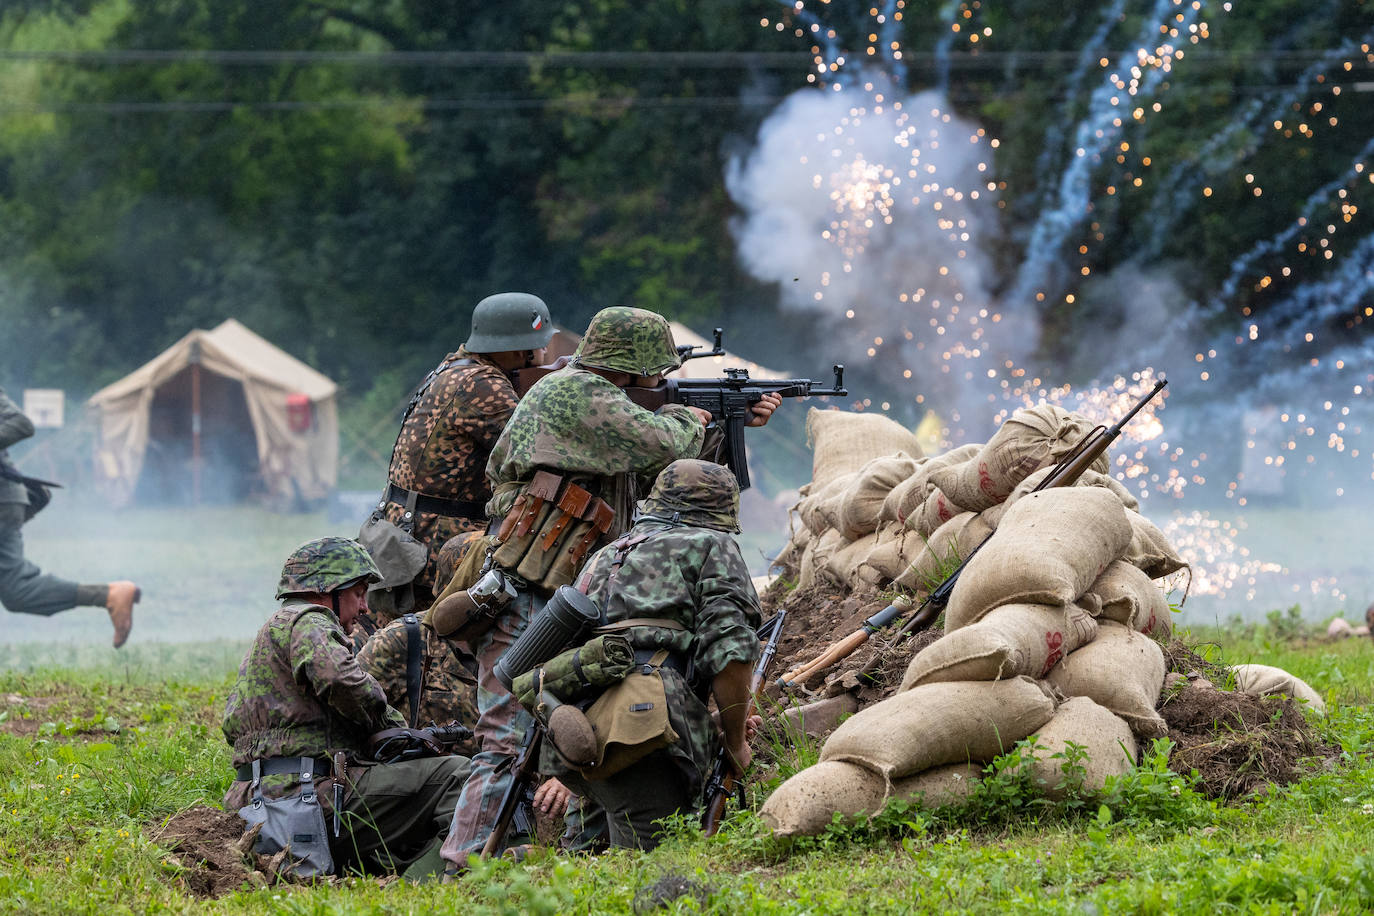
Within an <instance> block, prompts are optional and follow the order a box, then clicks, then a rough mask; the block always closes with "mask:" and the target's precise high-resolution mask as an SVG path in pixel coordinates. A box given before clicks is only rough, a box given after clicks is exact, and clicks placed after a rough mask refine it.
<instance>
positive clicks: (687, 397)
mask: <svg viewBox="0 0 1374 916" xmlns="http://www.w3.org/2000/svg"><path fill="white" fill-rule="evenodd" d="M715 338H716V339H715V344H714V346H713V348H712V349H711V350H708V351H706V352H704V353H697V352H695V351H696V350H697V349H698V348H699V345H698V346H691V345H688V344H684V345H683V346H680V347H678V348H677V351H678V356H679V357H680V358H682V359H699V358H701V357H703V356H719V355H721V354H723V353H724V352H725V351H724V349H723V348H722V347H721V329H720V328H716V333H715ZM555 368H561V367H558V366H536V367H533V368H529V369H517V370H516V371H515V372H513V373H512V374H511V378H512V381H513V382H514V384H515V391H516V394H518V395H521V396H524V394H525V392H526V391H529V390H530V388H531V387H532V386H533V385H534V383H535V382H537V381H538V380H539V379H541V378H543V377H544V376H545V375H548V374H549V373H550V372H553V371H554V370H555ZM831 371H833V372H834V374H835V378H834V385H832V386H831V387H830V388H823V387H821V385H820V384H819V383H818V382H816V381H813V380H812V379H809V378H785V379H775V378H770V379H751V378H750V377H749V370H748V369H726V370H725V377H724V378H710V379H707V378H671V377H670V378H665V379H664V380H663V381H661V382H659V383H658V384H657V385H655V386H653V387H652V388H642V387H639V386H637V385H628V386H626V387H625V388H623V389H621V390H622V391H624V392H625V394H626V395H627V396H629V398H630V400H631V401H634V402H635V403H636V404H638V405H639V406H640V407H643V408H644V409H645V410H658V409H659V408H660V407H663V406H665V405H667V404H684V405H686V406H688V407H699V408H701V409H702V410H705V411H707V412H709V413H710V414H711V420H712V422H714V423H715V424H716V425H717V426H718V427H720V428H721V429H722V430H723V431H724V433H725V438H724V441H723V443H722V445H721V448H722V451H723V452H724V453H725V460H724V461H723V462H721V463H722V464H724V465H725V466H726V467H728V468H729V469H730V470H731V471H733V472H734V474H735V479H736V480H738V481H739V488H740V489H741V490H747V489H748V488H749V465H748V463H747V461H746V452H745V447H744V427H745V426H746V425H747V424H748V422H749V419H750V418H751V417H752V416H753V411H752V410H751V409H750V408H752V407H753V406H754V405H755V404H757V403H758V402H759V400H760V399H761V398H762V397H763V396H764V395H765V394H779V395H782V396H783V397H785V398H808V397H845V396H846V395H848V394H849V391H848V389H846V388H845V387H844V366H842V365H838V364H837V365H835V366H834V367H833V368H832V370H831Z"/></svg>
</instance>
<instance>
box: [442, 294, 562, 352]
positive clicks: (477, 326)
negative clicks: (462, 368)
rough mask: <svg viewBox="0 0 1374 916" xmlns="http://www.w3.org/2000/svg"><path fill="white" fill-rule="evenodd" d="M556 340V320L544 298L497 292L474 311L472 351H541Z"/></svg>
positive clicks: (470, 337) (469, 344) (467, 346)
mask: <svg viewBox="0 0 1374 916" xmlns="http://www.w3.org/2000/svg"><path fill="white" fill-rule="evenodd" d="M552 339H553V321H552V319H550V318H549V307H548V306H547V305H545V304H544V300H543V299H540V298H539V297H538V296H532V295H530V294H529V293H497V294H496V295H494V296H488V297H487V298H485V299H483V300H482V301H481V302H479V303H477V308H475V309H473V310H472V333H471V334H469V335H468V340H467V343H465V344H463V348H464V349H465V350H467V351H468V352H469V353H503V352H506V351H508V350H538V349H539V348H540V347H547V346H548V345H549V341H550V340H552Z"/></svg>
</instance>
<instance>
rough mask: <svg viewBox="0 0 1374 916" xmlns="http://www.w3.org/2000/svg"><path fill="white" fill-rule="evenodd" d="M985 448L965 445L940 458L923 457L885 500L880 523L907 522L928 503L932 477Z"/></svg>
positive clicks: (976, 444)
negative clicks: (936, 471) (934, 473)
mask: <svg viewBox="0 0 1374 916" xmlns="http://www.w3.org/2000/svg"><path fill="white" fill-rule="evenodd" d="M980 448H982V446H981V445H979V444H978V443H976V442H975V443H971V444H969V445H961V446H959V447H958V448H956V449H951V450H950V451H948V452H945V453H944V454H943V455H936V456H934V457H933V458H923V459H920V460H919V461H917V463H916V467H915V469H914V470H913V471H912V473H911V476H910V477H908V478H907V479H906V480H903V481H902V482H901V483H899V484H897V485H896V486H894V487H893V488H892V492H891V493H889V494H888V495H887V498H886V499H884V500H883V506H882V509H881V510H879V512H878V523H879V524H882V523H883V522H893V521H896V522H905V521H906V519H907V516H909V515H911V514H912V513H913V512H914V511H916V509H918V508H920V506H921V503H923V502H925V499H926V490H927V489H928V488H929V486H930V474H931V472H932V471H935V470H938V469H939V468H943V467H947V466H949V465H951V464H958V463H959V462H961V461H966V460H968V459H969V458H970V457H972V456H973V455H976V454H978V450H979V449H980Z"/></svg>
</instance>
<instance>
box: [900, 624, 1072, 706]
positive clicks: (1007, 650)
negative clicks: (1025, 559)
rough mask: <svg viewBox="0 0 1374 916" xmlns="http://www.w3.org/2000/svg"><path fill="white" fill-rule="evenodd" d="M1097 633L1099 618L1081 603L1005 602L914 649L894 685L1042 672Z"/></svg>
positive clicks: (990, 679) (911, 685)
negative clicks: (959, 628) (928, 643)
mask: <svg viewBox="0 0 1374 916" xmlns="http://www.w3.org/2000/svg"><path fill="white" fill-rule="evenodd" d="M1096 635H1097V622H1096V621H1095V620H1093V618H1092V616H1091V615H1089V614H1088V612H1087V611H1085V610H1083V609H1082V608H1081V607H1077V606H1075V605H1072V604H1071V605H1069V606H1068V607H1046V606H1044V605H1039V604H1006V605H1003V606H1002V607H999V608H994V609H993V610H991V611H989V612H988V615H987V616H986V617H984V618H983V619H982V620H980V621H978V622H977V623H975V624H972V625H970V626H967V627H964V628H963V629H961V630H954V631H952V632H949V633H946V634H945V635H944V636H942V637H940V638H939V639H937V640H936V641H935V642H933V643H931V644H930V645H928V646H926V647H925V648H924V649H922V650H921V651H920V652H918V653H917V654H916V656H915V657H914V658H912V660H911V663H910V664H909V665H907V669H906V676H905V677H903V678H902V685H901V687H899V688H898V689H899V690H910V689H911V688H913V687H916V686H918V685H920V684H934V683H939V682H942V681H995V680H999V679H1001V678H1007V677H1016V676H1018V675H1026V676H1028V677H1035V678H1040V677H1044V676H1045V675H1046V674H1047V673H1048V672H1049V670H1050V669H1051V668H1053V667H1054V666H1055V665H1056V664H1058V662H1059V660H1060V659H1061V658H1063V657H1064V656H1065V655H1067V654H1069V653H1070V652H1072V651H1074V650H1075V649H1077V648H1079V647H1080V646H1083V645H1086V644H1087V643H1090V642H1092V640H1093V637H1094V636H1096Z"/></svg>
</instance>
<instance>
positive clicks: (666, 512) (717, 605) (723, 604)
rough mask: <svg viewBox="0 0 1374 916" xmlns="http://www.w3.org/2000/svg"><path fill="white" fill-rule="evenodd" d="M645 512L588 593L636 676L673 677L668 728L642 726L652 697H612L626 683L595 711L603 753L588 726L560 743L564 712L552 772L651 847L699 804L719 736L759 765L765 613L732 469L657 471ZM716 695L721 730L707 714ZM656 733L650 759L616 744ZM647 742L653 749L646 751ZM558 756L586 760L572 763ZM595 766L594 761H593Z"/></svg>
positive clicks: (702, 465)
mask: <svg viewBox="0 0 1374 916" xmlns="http://www.w3.org/2000/svg"><path fill="white" fill-rule="evenodd" d="M642 512H643V514H642V515H641V516H640V518H639V520H638V521H637V522H636V523H635V525H634V527H633V528H631V529H630V531H628V532H627V533H626V534H624V535H623V536H621V537H620V538H619V539H618V540H616V541H614V542H613V543H611V544H609V545H607V546H606V547H605V548H603V549H602V550H601V551H600V552H599V553H597V554H596V556H595V557H594V558H593V559H592V560H591V561H590V562H589V563H588V565H587V569H586V572H584V573H583V576H582V578H581V580H580V582H579V588H581V589H582V590H584V591H585V592H586V594H587V595H588V597H590V598H591V599H592V600H593V601H595V602H596V603H597V604H598V605H599V606H600V607H602V608H604V610H605V619H606V620H607V621H608V624H607V625H606V626H603V627H600V628H598V630H597V631H596V632H597V633H598V634H612V633H613V634H617V635H623V636H625V637H626V638H627V639H628V642H629V644H630V646H631V647H632V649H633V651H634V668H633V673H634V675H635V676H638V675H644V674H649V675H650V678H649V680H650V681H652V680H653V679H654V678H653V675H654V674H655V673H656V674H657V676H658V677H659V678H661V680H662V693H661V694H660V696H663V697H664V698H665V699H666V704H664V705H666V712H667V716H666V720H667V721H666V723H664V724H665V725H666V728H663V729H659V728H646V727H645V726H644V722H642V721H639V719H638V717H639V716H640V715H643V716H645V717H649V716H653V715H655V713H656V711H655V710H653V709H649V708H646V707H648V706H650V705H651V704H652V703H653V701H652V700H649V701H645V697H646V696H648V693H644V694H643V695H640V694H639V693H636V694H635V696H633V697H626V700H627V702H628V701H629V700H635V702H629V705H628V706H626V708H625V709H620V708H619V707H620V706H625V704H624V703H607V702H605V699H606V698H608V697H610V696H611V691H616V690H617V689H618V686H613V687H611V688H610V690H609V691H608V692H607V693H606V694H603V699H602V700H599V701H597V702H596V703H593V704H592V705H591V707H590V708H589V709H588V710H587V716H588V718H590V719H591V725H592V726H593V728H594V733H595V736H596V742H597V746H594V747H587V746H586V740H585V739H586V737H587V736H589V735H591V734H592V732H591V731H588V730H586V729H582V730H581V733H580V734H574V735H568V734H564V735H560V734H559V726H560V724H561V723H560V721H559V719H558V718H554V719H553V720H552V726H551V728H550V733H549V738H550V739H551V740H550V741H548V742H545V744H544V748H545V750H544V756H545V759H544V761H543V766H541V767H540V769H541V771H542V772H545V773H555V774H558V775H559V776H561V777H562V778H563V780H564V782H566V783H567V784H568V786H569V787H570V788H571V789H573V791H575V792H577V793H579V794H582V795H586V796H588V797H590V798H591V799H592V800H593V801H595V802H597V803H598V804H600V805H601V806H602V807H604V808H605V810H606V817H607V822H608V827H609V831H610V841H611V844H612V845H615V846H637V847H639V848H641V849H652V848H653V847H654V846H656V845H658V842H659V837H658V828H657V827H656V826H655V824H654V822H655V821H657V820H659V819H661V818H664V817H667V816H669V815H671V814H675V813H680V812H681V813H685V812H691V811H694V810H696V809H697V808H698V807H699V806H700V803H701V796H702V789H703V785H704V782H705V780H706V777H707V775H708V774H709V771H710V769H711V765H712V762H713V760H714V757H715V753H716V749H717V748H718V747H719V746H720V745H719V742H720V741H721V740H723V741H724V743H725V747H726V749H727V750H728V751H729V752H730V754H731V756H732V758H733V760H734V763H735V766H736V767H737V768H738V773H739V774H742V773H743V772H744V770H745V769H746V768H747V767H748V766H749V762H750V759H751V754H750V751H749V745H748V741H747V738H746V724H747V721H746V720H747V716H748V712H747V711H748V708H749V702H748V701H749V680H750V675H751V673H752V669H753V665H754V662H755V661H756V660H757V659H758V656H759V641H758V638H757V636H756V635H755V629H756V628H757V627H758V625H759V622H760V616H761V615H760V610H759V600H758V594H757V593H756V592H755V591H754V586H753V582H752V581H751V579H750V576H749V569H748V567H747V566H746V565H745V562H744V558H743V557H742V556H741V555H740V550H739V545H738V544H736V543H735V540H734V538H732V537H731V536H730V535H731V533H735V532H738V531H739V524H738V516H739V485H738V484H737V483H736V481H735V477H734V475H733V474H731V473H730V471H729V469H727V468H724V467H722V466H720V465H718V464H712V463H710V462H706V461H699V460H695V459H683V460H678V461H674V462H673V463H672V464H670V465H668V467H667V468H665V469H664V470H663V472H662V473H661V474H659V475H658V478H657V480H656V481H655V482H654V486H653V490H652V491H651V492H650V494H649V497H648V498H647V499H646V500H645V501H644V503H643V507H642ZM644 686H646V685H644V684H643V683H640V684H637V686H636V689H637V690H639V689H642V688H643V687H644ZM647 686H654V687H655V689H656V685H647ZM708 692H709V694H710V695H712V696H714V697H715V701H716V706H717V708H718V709H719V711H720V713H719V724H717V722H716V721H714V720H713V718H712V716H711V715H710V713H709V712H708V710H707V708H706V699H707V694H708ZM584 705H585V704H584ZM611 707H615V708H611ZM563 708H565V709H566V708H567V707H563ZM658 714H659V715H661V711H659V712H658ZM628 719H635V721H628ZM563 721H564V722H566V719H565V720H563ZM573 731H574V732H576V731H578V730H576V729H574V730H573ZM650 731H657V732H659V734H658V735H655V736H653V740H652V741H650V742H648V743H646V744H645V745H643V746H642V747H641V748H640V749H639V751H636V750H635V748H633V747H626V746H623V745H620V746H617V745H616V743H615V742H616V740H617V737H618V736H623V735H634V736H635V737H634V738H631V739H629V740H637V738H638V737H640V736H644V735H647V734H648V733H649V732H650ZM722 733H723V734H722ZM569 738H572V739H573V740H572V741H569V740H568V739H569ZM579 739H581V740H579ZM608 745H609V746H608ZM649 747H654V748H655V749H653V750H649V751H648V753H647V754H643V755H642V756H639V754H640V753H641V752H642V751H644V750H645V749H646V748H649ZM555 748H556V749H555ZM559 750H562V751H565V752H569V753H572V754H573V756H575V757H578V756H580V757H583V758H584V759H583V760H581V761H571V762H570V761H569V760H567V759H564V758H563V757H562V756H561V754H559V752H558V751H559ZM636 756H638V759H634V758H635V757H636ZM591 758H595V762H594V763H593V764H592V765H590V766H587V765H585V764H587V763H588V762H589V759H591ZM626 760H633V762H631V763H629V764H628V765H625V761H626ZM574 764H578V765H574Z"/></svg>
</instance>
